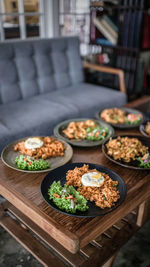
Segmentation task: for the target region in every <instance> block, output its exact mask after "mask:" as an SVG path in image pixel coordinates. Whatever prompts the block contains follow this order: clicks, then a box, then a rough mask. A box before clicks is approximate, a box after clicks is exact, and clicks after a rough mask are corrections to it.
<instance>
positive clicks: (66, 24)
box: [59, 0, 90, 55]
mask: <svg viewBox="0 0 150 267" xmlns="http://www.w3.org/2000/svg"><path fill="white" fill-rule="evenodd" d="M89 7H90V0H84V1H81V0H59V31H60V36H71V35H78V36H79V38H80V43H81V47H80V48H81V54H82V55H86V54H87V53H88V43H89V31H90V11H89Z"/></svg>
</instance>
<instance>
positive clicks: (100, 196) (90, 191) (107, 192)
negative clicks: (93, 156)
mask: <svg viewBox="0 0 150 267" xmlns="http://www.w3.org/2000/svg"><path fill="white" fill-rule="evenodd" d="M95 171H97V170H96V169H93V170H90V169H89V165H85V164H84V165H83V167H81V168H78V167H76V168H75V169H74V170H69V171H68V172H67V175H66V180H67V183H66V184H67V185H73V186H75V187H78V189H77V190H78V191H79V192H80V194H81V195H82V196H84V197H85V198H86V199H87V200H90V201H94V202H95V204H96V206H98V207H100V208H101V209H104V208H111V207H112V206H114V205H115V202H117V201H118V199H119V198H120V194H119V191H118V190H117V188H116V186H117V185H118V181H113V180H112V179H111V178H110V177H109V176H108V175H107V174H105V173H102V175H103V177H104V183H103V185H102V186H101V187H94V186H93V187H91V186H84V185H83V184H82V183H81V178H82V175H83V174H85V173H88V172H95Z"/></svg>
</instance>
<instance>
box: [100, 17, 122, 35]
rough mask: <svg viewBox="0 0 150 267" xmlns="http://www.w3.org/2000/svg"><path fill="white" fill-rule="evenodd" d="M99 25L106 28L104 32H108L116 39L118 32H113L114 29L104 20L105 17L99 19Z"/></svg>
mask: <svg viewBox="0 0 150 267" xmlns="http://www.w3.org/2000/svg"><path fill="white" fill-rule="evenodd" d="M101 23H102V24H103V26H104V27H105V28H106V30H107V31H108V32H110V34H111V35H112V36H113V37H114V38H115V39H118V32H117V31H116V30H114V28H113V27H112V25H111V24H109V23H108V21H107V20H105V17H104V16H103V17H102V18H101Z"/></svg>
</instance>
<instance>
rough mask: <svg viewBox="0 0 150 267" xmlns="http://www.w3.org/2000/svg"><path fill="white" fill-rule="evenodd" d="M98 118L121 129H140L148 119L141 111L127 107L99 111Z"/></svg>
mask: <svg viewBox="0 0 150 267" xmlns="http://www.w3.org/2000/svg"><path fill="white" fill-rule="evenodd" d="M96 118H97V119H98V120H100V121H104V122H107V123H109V124H110V125H112V126H113V127H115V128H119V129H128V128H134V127H138V126H139V125H140V124H141V123H143V122H144V121H145V119H146V117H145V115H144V114H143V113H142V112H141V111H138V110H136V109H131V108H126V107H120V108H117V107H113V108H107V109H104V110H102V111H98V112H97V113H96Z"/></svg>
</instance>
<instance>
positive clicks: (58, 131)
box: [54, 118, 114, 147]
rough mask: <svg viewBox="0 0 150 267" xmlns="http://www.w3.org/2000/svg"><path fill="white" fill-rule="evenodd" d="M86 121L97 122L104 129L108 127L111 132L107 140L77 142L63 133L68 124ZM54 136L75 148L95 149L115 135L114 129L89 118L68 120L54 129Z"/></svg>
mask: <svg viewBox="0 0 150 267" xmlns="http://www.w3.org/2000/svg"><path fill="white" fill-rule="evenodd" d="M85 120H92V121H94V122H96V123H97V124H98V125H100V126H102V127H106V128H108V130H109V133H108V135H107V136H106V138H105V139H104V140H99V141H90V140H79V141H78V140H76V139H72V140H70V139H69V138H67V137H66V136H65V134H64V133H63V130H64V129H66V128H67V126H68V124H69V123H70V122H73V121H75V122H77V121H85ZM54 135H55V136H57V137H58V138H61V139H63V140H64V141H66V142H68V143H69V144H71V145H73V146H79V147H93V146H98V145H101V144H103V143H104V142H105V141H106V140H108V139H109V138H110V137H111V136H113V135H114V129H113V128H112V127H111V126H110V125H109V124H108V123H106V122H103V121H102V122H100V121H98V120H94V119H89V118H82V119H81V118H80V119H72V120H67V121H63V122H61V123H60V124H58V125H57V126H56V127H55V128H54Z"/></svg>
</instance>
